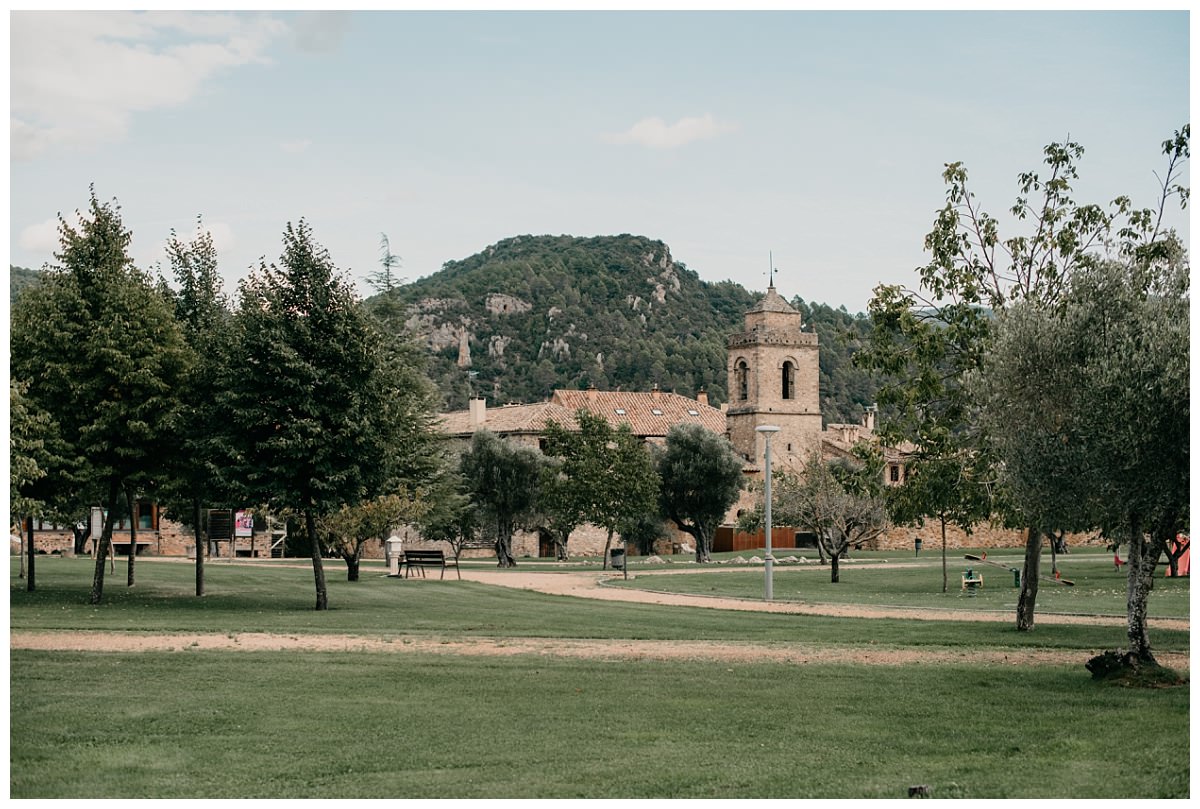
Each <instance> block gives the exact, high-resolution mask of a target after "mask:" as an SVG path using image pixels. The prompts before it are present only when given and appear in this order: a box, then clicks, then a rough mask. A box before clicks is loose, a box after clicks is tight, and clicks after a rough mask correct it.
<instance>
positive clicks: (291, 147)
mask: <svg viewBox="0 0 1200 809" xmlns="http://www.w3.org/2000/svg"><path fill="white" fill-rule="evenodd" d="M309 146H312V141H311V140H308V139H307V138H306V139H304V140H289V141H287V142H286V143H281V144H279V148H280V149H283V150H284V151H285V152H287V153H288V154H300V153H301V152H306V151H308V147H309Z"/></svg>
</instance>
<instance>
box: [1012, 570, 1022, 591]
mask: <svg viewBox="0 0 1200 809" xmlns="http://www.w3.org/2000/svg"><path fill="white" fill-rule="evenodd" d="M1020 586H1021V571H1019V570H1017V569H1016V568H1013V587H1020Z"/></svg>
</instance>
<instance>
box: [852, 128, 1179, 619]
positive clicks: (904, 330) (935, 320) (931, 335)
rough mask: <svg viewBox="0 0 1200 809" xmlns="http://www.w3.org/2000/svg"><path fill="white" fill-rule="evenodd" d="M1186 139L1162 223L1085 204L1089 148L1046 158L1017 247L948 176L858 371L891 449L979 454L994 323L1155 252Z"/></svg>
mask: <svg viewBox="0 0 1200 809" xmlns="http://www.w3.org/2000/svg"><path fill="white" fill-rule="evenodd" d="M1188 131H1189V128H1188V127H1184V128H1183V130H1182V131H1181V132H1179V133H1176V137H1175V138H1174V139H1173V140H1170V141H1167V142H1166V143H1165V144H1164V151H1165V152H1166V154H1167V155H1168V171H1167V175H1166V179H1165V180H1164V182H1163V189H1164V193H1163V196H1162V199H1161V200H1160V205H1159V215H1158V216H1156V215H1155V214H1154V212H1152V211H1151V210H1149V209H1141V210H1139V209H1135V208H1133V206H1132V205H1131V203H1130V201H1129V199H1128V198H1126V197H1119V198H1117V199H1116V200H1114V201H1113V203H1112V204H1111V205H1110V206H1109V207H1108V208H1107V209H1106V208H1104V207H1101V206H1099V205H1091V204H1090V205H1080V204H1078V203H1077V202H1076V201H1075V200H1074V198H1073V195H1072V188H1071V183H1072V182H1073V181H1074V180H1075V179H1076V178H1077V177H1078V172H1077V163H1078V161H1079V159H1080V158H1081V157H1082V155H1083V148H1082V147H1081V146H1079V145H1078V144H1076V143H1071V142H1066V143H1055V144H1051V145H1050V146H1047V147H1046V149H1045V165H1046V167H1047V171H1046V173H1045V174H1039V173H1037V172H1025V173H1022V174H1021V175H1020V176H1019V178H1018V194H1017V199H1016V202H1015V204H1014V205H1013V206H1012V208H1011V209H1010V213H1011V214H1012V216H1013V217H1014V218H1015V220H1016V224H1015V225H1014V232H1015V235H1012V236H1010V237H1008V238H1002V237H1001V223H1000V222H999V220H997V219H996V218H994V217H993V216H991V215H990V214H988V213H987V212H986V211H984V210H983V209H982V207H981V206H980V204H979V203H978V201H977V200H976V198H975V196H974V193H973V192H972V190H971V187H970V185H969V184H968V178H967V171H966V168H965V167H964V166H963V164H962V163H949V164H947V166H946V170H945V172H944V173H943V179H944V180H945V182H946V185H947V187H948V188H947V192H946V205H945V207H943V208H942V210H941V211H940V212H939V214H938V216H937V219H936V221H935V222H934V227H933V230H931V231H930V232H929V234H928V235H927V236H926V237H925V249H926V250H927V251H928V252H929V253H930V260H929V262H928V263H927V264H926V265H925V266H923V267H920V268H918V272H919V273H920V277H921V282H920V288H919V289H918V290H913V289H909V288H906V287H902V286H880V287H879V288H877V289H876V291H875V296H874V298H873V299H872V301H871V303H870V313H871V318H872V324H873V328H872V332H871V339H870V343H869V346H868V347H867V348H866V349H865V350H864V351H862V352H860V353H859V355H858V356H857V357H856V361H857V362H858V363H859V365H860V366H861V367H865V368H870V369H872V370H874V371H877V372H879V373H880V374H881V375H882V377H883V378H884V383H883V387H882V388H881V390H880V394H879V400H880V404H881V405H882V406H883V409H884V411H885V412H886V413H887V414H888V416H889V417H888V418H887V419H886V420H885V422H884V424H883V425H882V428H883V429H882V433H883V436H884V438H885V439H886V440H888V441H889V442H891V443H893V444H898V443H899V442H901V441H909V442H911V443H913V444H915V445H917V446H919V447H922V449H923V451H924V452H925V453H926V456H927V457H928V458H930V459H950V458H957V457H961V456H963V455H964V454H971V453H975V452H977V451H978V448H979V442H978V437H977V436H976V435H975V434H974V433H973V431H972V425H973V424H974V423H975V422H976V421H977V412H976V404H975V403H974V402H973V401H972V399H971V397H970V396H969V394H968V393H967V392H966V390H965V389H964V385H963V381H964V379H965V378H966V376H967V375H969V374H970V373H972V372H974V371H976V370H977V369H978V368H979V367H980V365H981V364H982V362H983V361H984V359H985V357H986V356H987V355H988V352H989V351H990V346H991V324H992V316H993V314H994V313H998V312H1000V311H1002V310H1003V309H1004V308H1005V307H1007V306H1010V305H1012V304H1014V303H1018V302H1023V301H1024V302H1029V303H1030V304H1031V305H1035V306H1053V305H1054V304H1055V302H1056V301H1058V300H1059V299H1060V297H1061V295H1062V292H1063V290H1064V289H1066V288H1067V286H1068V284H1069V282H1070V279H1071V277H1072V274H1073V273H1074V272H1075V271H1076V269H1077V268H1078V267H1080V266H1081V265H1085V264H1087V263H1088V262H1089V261H1090V258H1089V257H1090V256H1091V254H1093V253H1096V252H1098V251H1103V250H1106V249H1107V250H1114V251H1117V252H1119V253H1126V252H1139V251H1146V250H1151V251H1153V250H1154V249H1156V248H1154V247H1153V245H1154V244H1155V242H1156V241H1157V238H1156V235H1155V234H1156V232H1157V229H1158V228H1159V226H1160V225H1161V212H1162V210H1163V207H1164V205H1165V202H1166V201H1167V199H1168V198H1169V197H1170V196H1171V195H1174V194H1179V195H1180V196H1181V197H1182V198H1184V199H1186V191H1185V190H1184V189H1182V188H1181V187H1180V186H1179V185H1178V183H1177V180H1178V171H1179V167H1180V164H1181V161H1182V160H1183V159H1184V157H1185V154H1184V152H1185V151H1186V148H1187V138H1188ZM1114 236H1115V237H1116V239H1115V242H1114V239H1113V237H1114ZM1001 516H1004V515H1001ZM1009 516H1011V515H1009ZM1042 541H1043V531H1042V529H1041V528H1039V527H1038V526H1028V531H1027V541H1026V546H1025V562H1024V575H1023V576H1022V584H1021V592H1020V595H1019V597H1018V604H1017V628H1018V629H1019V630H1023V631H1028V630H1030V629H1032V628H1033V624H1034V605H1035V603H1036V597H1037V582H1038V576H1037V571H1038V566H1039V560H1040V555H1041V548H1042Z"/></svg>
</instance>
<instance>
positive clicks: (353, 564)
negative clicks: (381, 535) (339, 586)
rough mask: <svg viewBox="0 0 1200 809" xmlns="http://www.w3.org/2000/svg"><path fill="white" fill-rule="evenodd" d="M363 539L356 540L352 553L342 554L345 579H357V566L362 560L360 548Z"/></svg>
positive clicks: (361, 547) (363, 542)
mask: <svg viewBox="0 0 1200 809" xmlns="http://www.w3.org/2000/svg"><path fill="white" fill-rule="evenodd" d="M364 544H365V540H364V541H361V542H357V543H356V544H355V546H354V553H350V554H345V553H343V554H342V558H343V559H345V560H346V581H358V567H359V563H360V562H361V561H362V549H363V545H364Z"/></svg>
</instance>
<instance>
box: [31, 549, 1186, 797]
mask: <svg viewBox="0 0 1200 809" xmlns="http://www.w3.org/2000/svg"><path fill="white" fill-rule="evenodd" d="M10 569H11V570H15V569H16V566H15V565H13V566H12V567H11V568H10ZM138 570H139V572H138V576H139V584H138V586H137V587H135V588H133V589H132V590H129V589H127V588H125V587H124V583H123V577H122V576H121V573H122V570H121V566H120V565H118V573H117V576H114V577H111V578H110V580H109V582H108V585H107V587H106V603H105V604H103V605H101V606H99V607H90V606H88V605H87V604H86V601H87V593H88V589H89V586H90V581H91V564H90V561H89V560H86V559H74V560H73V559H54V558H45V559H39V564H38V569H37V575H38V590H37V592H35V593H26V592H25V591H24V589H23V587H24V582H23V581H20V580H18V579H16V578H15V575H14V577H13V578H12V579H11V590H10V607H11V611H10V624H11V627H12V629H13V630H15V631H18V630H19V631H40V630H68V629H76V630H78V629H85V630H87V629H93V630H101V629H103V630H116V631H128V632H132V633H144V632H148V631H153V632H169V633H180V634H181V635H187V634H189V633H198V632H217V633H237V632H261V631H266V632H278V633H290V634H298V633H304V634H317V633H341V634H352V635H353V634H360V635H364V636H366V635H370V636H383V637H389V636H396V637H399V636H402V635H418V636H427V637H434V638H439V637H446V638H450V637H458V636H491V637H497V638H503V637H558V638H617V639H620V638H629V639H661V640H675V641H678V640H697V641H700V640H743V641H745V640H752V641H756V642H761V643H767V644H773V645H787V644H794V643H805V644H825V645H829V646H861V647H874V648H880V647H885V646H886V647H894V648H906V649H916V650H920V649H924V648H929V649H933V648H956V649H962V648H968V649H981V650H983V649H989V650H990V649H1010V650H1014V651H1019V650H1020V649H1021V648H1024V647H1029V646H1037V647H1039V648H1051V649H1061V650H1078V651H1079V654H1080V661H1079V664H1078V665H1071V666H1055V665H1040V666H1005V667H997V666H988V665H969V664H964V665H958V664H954V665H934V664H922V663H915V664H909V665H903V666H883V665H846V664H836V665H835V664H808V665H794V664H780V663H767V662H751V663H744V664H742V663H739V664H728V663H723V662H715V661H710V660H696V661H678V662H666V661H662V660H629V659H626V660H620V661H615V660H599V659H597V660H589V659H567V658H561V657H545V656H536V655H519V656H514V657H484V656H472V655H437V654H423V653H362V652H356V653H337V654H335V653H326V652H288V653H280V652H212V651H197V650H189V649H188V647H187V646H186V644H184V643H181V644H180V646H179V647H178V650H177V651H162V652H152V653H139V654H124V653H110V652H92V653H77V652H34V651H22V650H15V651H12V652H11V653H10V795H11V797H13V798H34V797H89V798H98V797H156V798H219V797H230V798H232V797H260V798H287V797H345V798H367V797H398V798H419V797H460V798H469V797H511V798H516V797H555V798H572V797H640V798H669V797H679V798H685V797H687V798H694V797H718V798H738V797H740V798H750V797H777V798H787V797H829V798H833V797H896V798H898V797H904V796H905V795H906V789H907V787H908V786H910V785H913V784H929V785H930V786H931V788H932V790H933V794H934V796H935V797H974V798H1003V797H1024V798H1036V797H1047V798H1055V797H1059V798H1066V797H1074V798H1088V797H1091V798H1121V797H1186V796H1187V795H1188V789H1189V767H1188V744H1189V740H1188V730H1189V726H1188V715H1189V709H1190V702H1189V691H1188V689H1187V688H1186V687H1185V688H1169V689H1156V690H1135V689H1114V688H1112V687H1108V686H1104V685H1099V684H1096V683H1093V682H1092V681H1091V680H1090V678H1089V676H1088V674H1087V672H1086V671H1084V670H1083V668H1082V663H1083V660H1085V659H1086V657H1087V655H1088V653H1089V651H1090V650H1095V649H1100V648H1111V647H1115V646H1118V645H1120V644H1121V642H1122V637H1123V632H1122V630H1121V629H1120V627H1092V626H1050V625H1045V626H1040V627H1039V628H1038V630H1037V631H1036V632H1034V633H1032V634H1023V633H1017V632H1016V631H1014V630H1013V629H1012V628H1011V627H1010V626H1009V625H1008V624H1007V623H1003V624H977V623H953V622H946V623H942V622H926V621H881V620H852V619H833V618H820V617H813V616H800V615H777V614H767V613H750V612H732V611H722V610H707V609H689V608H679V607H657V606H646V605H637V604H622V603H607V602H591V601H586V600H582V599H574V598H567V597H555V596H548V595H543V594H539V593H533V592H526V591H519V590H512V589H508V588H495V587H487V586H484V585H480V584H475V583H471V582H461V583H460V582H457V581H446V582H438V581H432V580H431V581H408V582H404V581H397V580H394V579H387V578H384V577H382V576H381V575H380V573H381V572H382V570H381V569H379V570H377V569H373V568H369V569H368V570H367V571H365V572H364V579H363V581H361V582H358V583H347V582H345V581H344V580H343V579H344V576H343V575H340V570H339V568H338V567H335V566H333V565H331V566H330V573H331V575H330V603H331V605H332V607H333V609H331V610H329V611H327V612H322V613H317V612H315V611H313V610H312V609H311V607H312V602H313V594H312V575H311V571H309V570H306V569H304V568H303V567H298V568H284V567H280V566H274V567H271V566H267V565H262V566H226V565H219V564H214V565H211V566H210V567H209V582H208V590H209V595H208V596H206V597H205V598H204V599H196V598H194V597H192V596H191V592H192V589H191V588H192V575H193V573H192V568H191V567H190V566H187V565H183V564H171V563H161V562H154V561H151V560H147V563H146V564H139V568H138ZM866 572H867V571H865V570H864V571H854V570H847V571H846V573H845V576H844V579H845V581H846V582H849V581H850V580H851V579H852V578H853V577H855V576H859V575H861V574H863V573H866ZM997 573H1003V571H997ZM758 574H759V575H758V581H759V583H760V584H761V568H759V569H758ZM546 575H552V574H551V573H547V574H546ZM700 575H702V576H704V575H708V574H700ZM717 575H721V574H717ZM730 575H733V576H734V577H737V576H739V575H740V573H739V574H730ZM816 575H817V576H818V577H819V576H820V574H816ZM939 576H940V573H939ZM662 578H687V577H662ZM822 584H823V586H825V587H830V586H831V585H829V584H828V582H827V581H824V582H822ZM1158 595H1159V590H1158V589H1157V584H1156V591H1155V594H1154V597H1157V596H1158ZM1154 597H1152V603H1153V600H1154ZM1153 639H1154V641H1155V644H1156V647H1157V648H1161V649H1163V650H1175V651H1186V650H1187V649H1188V648H1189V639H1188V633H1186V632H1168V631H1156V632H1154V634H1153ZM1131 732H1134V733H1136V734H1137V748H1138V761H1139V762H1141V764H1140V765H1139V766H1138V767H1136V768H1130V767H1125V766H1122V765H1121V764H1120V763H1119V762H1120V756H1119V755H1117V751H1119V750H1120V749H1122V745H1124V744H1125V743H1126V742H1127V740H1128V739H1129V737H1130V734H1131Z"/></svg>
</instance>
